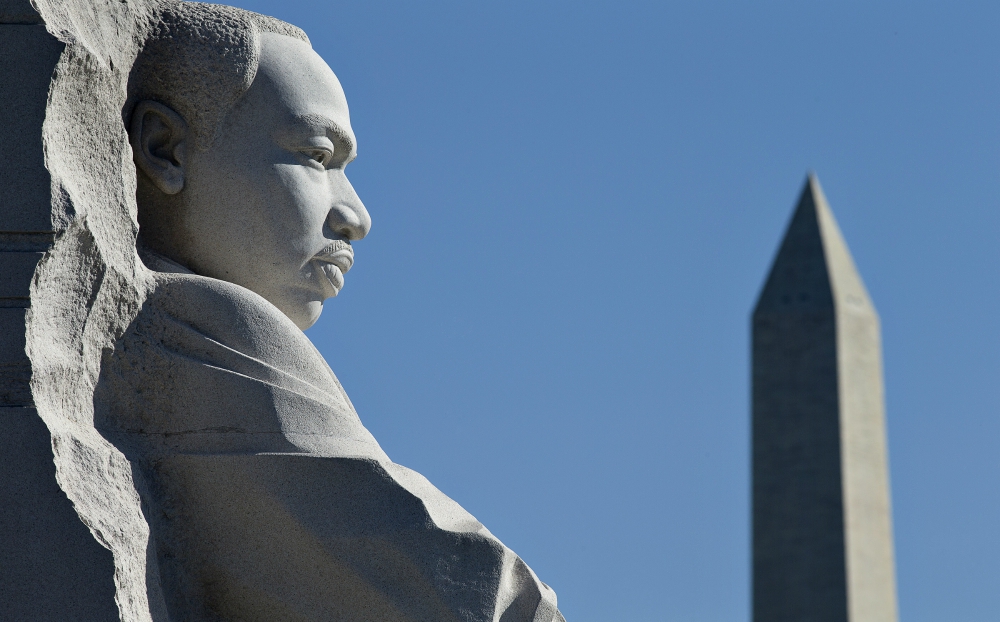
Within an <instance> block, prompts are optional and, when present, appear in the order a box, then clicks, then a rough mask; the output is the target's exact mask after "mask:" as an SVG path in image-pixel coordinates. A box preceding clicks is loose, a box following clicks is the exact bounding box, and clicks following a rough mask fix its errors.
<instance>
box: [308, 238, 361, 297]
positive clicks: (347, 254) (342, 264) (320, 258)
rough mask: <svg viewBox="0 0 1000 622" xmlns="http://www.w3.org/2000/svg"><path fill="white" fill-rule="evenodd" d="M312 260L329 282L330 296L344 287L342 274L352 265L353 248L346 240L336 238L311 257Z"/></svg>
mask: <svg viewBox="0 0 1000 622" xmlns="http://www.w3.org/2000/svg"><path fill="white" fill-rule="evenodd" d="M313 262H315V264H316V265H317V266H318V267H319V269H320V271H321V272H322V273H323V275H324V276H325V277H326V279H327V281H328V282H329V285H330V287H331V288H332V291H331V292H330V295H331V296H336V295H337V294H339V293H340V290H342V289H343V288H344V274H345V273H346V272H347V271H348V270H350V269H351V266H353V265H354V249H353V248H351V245H350V244H349V243H347V242H344V241H341V240H336V241H334V242H333V243H332V244H330V245H328V246H327V247H326V248H324V249H323V250H322V251H321V252H319V253H317V254H316V256H314V257H313Z"/></svg>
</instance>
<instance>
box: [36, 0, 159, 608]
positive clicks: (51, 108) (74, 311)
mask: <svg viewBox="0 0 1000 622" xmlns="http://www.w3.org/2000/svg"><path fill="white" fill-rule="evenodd" d="M159 3H160V0H123V1H120V2H119V1H115V0H33V4H34V6H35V8H36V9H37V10H38V13H39V14H40V15H41V17H42V19H43V21H44V23H45V26H46V29H47V30H48V32H49V33H51V34H52V35H53V36H55V37H56V38H58V39H59V40H60V41H62V42H63V43H65V44H66V48H65V50H64V51H63V54H62V56H61V57H60V59H59V62H58V64H57V65H56V69H55V71H54V72H53V76H52V81H51V84H50V88H49V95H48V102H47V104H46V116H45V122H44V124H43V128H42V138H43V149H44V154H45V165H46V168H47V169H48V171H49V173H50V175H51V179H52V222H53V228H54V229H55V230H56V231H57V232H58V234H57V236H56V240H55V242H54V244H53V246H52V247H51V249H49V250H48V252H46V254H45V256H44V257H43V259H42V260H41V261H40V262H39V264H38V267H37V268H36V271H35V275H34V278H33V280H32V284H31V294H30V296H31V308H30V310H29V311H28V316H27V322H26V324H27V326H26V348H25V349H26V352H27V354H28V357H29V359H30V361H31V365H32V378H31V392H32V397H33V400H34V403H35V405H36V408H37V410H38V413H39V416H40V417H41V418H42V420H43V421H44V422H45V424H46V426H47V427H48V429H49V432H50V433H51V435H52V450H53V454H54V456H55V464H56V480H57V482H58V484H59V486H60V488H62V490H63V491H64V492H65V493H66V495H67V496H68V497H69V499H70V500H71V501H72V502H73V506H74V508H75V510H76V512H77V514H78V515H79V517H80V519H81V521H82V522H83V523H84V524H86V525H87V527H88V528H89V529H90V531H91V533H92V534H93V536H94V537H95V539H97V541H98V542H100V543H101V544H102V545H104V546H105V547H107V548H108V549H110V550H111V551H112V553H113V555H114V560H115V576H114V580H115V587H116V598H115V600H116V604H117V606H118V610H119V615H120V618H121V619H122V620H125V621H129V622H131V621H136V622H166V621H167V616H166V609H165V606H164V605H163V598H162V595H160V594H159V592H158V589H159V582H158V581H157V580H156V577H155V572H156V567H155V564H147V547H148V542H149V527H148V524H147V523H146V520H145V518H144V517H143V514H142V508H141V504H140V499H139V495H138V493H137V491H136V486H135V482H134V481H133V477H132V468H131V466H130V464H129V462H128V461H127V460H126V459H125V457H124V456H123V455H122V454H121V453H120V452H119V451H118V450H117V449H116V448H115V447H113V446H112V445H111V444H110V443H108V442H107V441H106V440H105V439H104V438H102V437H101V436H100V435H99V434H98V433H97V432H96V430H94V428H93V389H94V386H95V384H96V381H97V377H98V374H99V372H100V363H101V356H102V353H103V351H104V349H106V348H110V347H112V344H113V343H114V341H115V339H116V338H117V337H118V336H120V335H121V333H122V332H123V331H124V329H125V328H126V327H127V326H128V324H129V323H130V322H131V321H132V319H133V318H134V317H135V315H136V313H137V312H138V309H139V307H140V305H141V304H142V301H143V299H144V297H145V291H146V287H147V284H148V283H149V275H148V272H146V271H145V269H144V268H143V267H142V264H141V262H139V261H138V258H137V256H136V251H135V236H136V231H137V229H138V225H137V222H136V216H135V214H136V208H135V169H134V167H133V165H132V163H131V150H130V148H129V146H128V140H127V136H126V134H125V129H124V126H123V124H122V121H121V108H122V105H123V104H124V101H125V89H126V84H127V79H128V72H129V69H130V68H131V65H132V62H133V60H134V58H135V56H136V53H137V51H138V49H139V46H140V45H141V42H142V41H143V40H144V39H145V34H144V33H145V32H146V29H147V28H148V24H149V22H150V16H151V14H152V13H153V11H154V10H155V8H156V6H157V5H158V4H159Z"/></svg>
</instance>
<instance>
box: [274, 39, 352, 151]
mask: <svg viewBox="0 0 1000 622" xmlns="http://www.w3.org/2000/svg"><path fill="white" fill-rule="evenodd" d="M257 79H261V80H264V81H267V82H268V83H270V85H271V86H272V87H273V88H274V90H275V91H276V94H277V96H278V97H279V98H280V100H281V102H282V103H283V104H284V108H285V109H286V110H287V113H288V114H289V115H290V117H291V118H295V119H302V118H314V119H315V118H323V119H325V120H328V121H331V122H333V123H334V124H335V125H337V126H338V127H339V128H340V130H341V131H343V132H345V133H348V134H351V135H352V138H353V132H352V131H351V123H350V111H349V109H348V106H347V98H346V97H345V95H344V89H343V87H342V86H341V85H340V80H338V79H337V76H336V75H335V74H334V73H333V70H332V69H330V66H329V65H327V64H326V61H324V60H323V59H322V58H321V57H320V56H319V55H318V54H317V53H316V52H315V51H313V49H312V48H311V47H310V46H309V45H308V44H307V43H305V42H303V41H300V40H298V39H294V38H292V37H287V36H284V35H276V34H271V33H265V34H264V35H263V36H262V37H261V57H260V65H259V67H258V72H257ZM256 81H257V80H256V79H255V82H256Z"/></svg>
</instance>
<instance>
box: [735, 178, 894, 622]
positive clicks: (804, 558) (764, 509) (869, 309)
mask: <svg viewBox="0 0 1000 622" xmlns="http://www.w3.org/2000/svg"><path fill="white" fill-rule="evenodd" d="M752 348H753V355H752V356H753V398H752V400H753V425H752V435H753V441H752V442H753V449H752V459H753V617H754V621H755V622H793V621H794V622H800V621H803V620H809V621H811V622H847V621H850V622H894V621H895V620H896V619H897V614H896V589H895V575H894V565H893V546H892V525H891V512H890V502H889V480H888V464H887V458H886V439H885V415H884V406H883V404H884V398H883V390H882V368H881V346H880V339H879V322H878V315H877V314H876V312H875V309H874V307H873V306H872V303H871V300H870V299H869V297H868V293H867V291H866V290H865V287H864V284H863V283H862V281H861V278H860V276H859V275H858V273H857V270H856V268H855V266H854V262H853V260H852V259H851V255H850V252H849V251H848V249H847V246H846V244H845V243H844V240H843V237H842V236H841V234H840V230H839V228H838V227H837V223H836V221H835V220H834V218H833V214H832V213H831V211H830V208H829V206H828V205H827V203H826V199H825V198H824V196H823V192H822V190H821V189H820V187H819V183H818V181H817V180H816V179H815V177H812V176H810V178H809V180H808V181H807V183H806V186H805V188H804V189H803V192H802V196H801V198H800V200H799V204H798V207H797V208H796V210H795V213H794V215H793V217H792V221H791V223H790V224H789V226H788V230H787V232H786V234H785V238H784V240H783V241H782V244H781V248H780V249H779V251H778V255H777V257H776V258H775V260H774V265H773V266H772V268H771V273H770V275H769V276H768V279H767V282H766V283H765V285H764V289H763V291H762V292H761V295H760V298H759V300H758V302H757V306H756V309H755V310H754V313H753V346H752Z"/></svg>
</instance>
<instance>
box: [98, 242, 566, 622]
mask: <svg viewBox="0 0 1000 622" xmlns="http://www.w3.org/2000/svg"><path fill="white" fill-rule="evenodd" d="M146 262H147V264H149V265H150V267H151V268H153V269H154V270H155V272H154V273H153V278H154V282H155V287H154V288H153V289H152V290H151V291H150V292H149V294H148V296H147V298H146V300H145V303H144V304H143V307H142V309H141V311H140V313H139V314H138V316H137V318H136V319H135V321H134V322H133V323H132V324H131V325H130V327H129V328H128V330H127V331H126V333H125V334H124V335H123V336H122V338H121V339H120V340H119V341H118V342H117V343H116V344H115V347H114V349H113V350H110V351H108V352H107V353H106V354H105V357H104V361H103V364H102V370H101V377H100V381H99V383H98V388H97V391H96V394H95V423H96V425H97V427H98V429H99V430H100V431H101V433H102V434H103V435H104V436H105V437H106V438H108V440H110V441H111V442H112V443H114V444H115V445H116V446H117V447H118V448H119V449H120V450H121V451H122V452H123V453H124V454H125V455H126V456H127V457H128V458H129V459H130V460H131V462H132V464H133V466H134V472H135V475H136V477H135V479H136V482H137V487H139V489H140V494H141V496H142V499H143V510H144V512H145V514H146V518H147V520H148V522H149V524H150V532H151V544H150V552H151V554H150V556H149V557H150V568H149V569H148V570H147V576H148V577H149V583H150V589H151V590H157V589H160V590H162V594H163V598H164V601H165V603H166V608H167V610H168V612H169V616H170V619H171V620H173V621H174V622H188V621H200V620H205V621H226V622H229V621H232V622H235V621H247V622H250V621H254V622H256V621H260V622H264V621H267V622H276V621H310V622H313V621H315V622H319V621H329V620H345V621H348V620H349V621H351V622H367V621H371V622H375V621H378V622H391V621H400V622H403V621H421V622H424V621H428V622H429V621H435V622H437V621H441V622H445V621H456V622H457V621H462V622H473V621H476V622H479V621H482V622H488V621H492V622H521V621H523V622H564V619H563V617H562V615H561V614H560V613H559V611H558V610H557V608H556V597H555V593H554V592H553V591H552V590H551V589H550V588H549V587H548V586H546V585H545V584H544V583H542V582H541V581H539V580H538V578H537V577H536V576H535V574H534V573H533V572H532V571H531V569H530V568H528V566H527V565H525V563H524V562H523V561H521V559H520V558H519V557H518V556H517V555H515V554H514V553H513V552H512V551H511V550H510V549H508V548H507V547H505V546H504V545H503V544H502V543H501V542H500V541H499V540H497V539H496V538H495V537H494V536H493V535H492V534H491V533H490V532H489V531H488V530H487V529H486V528H485V527H483V525H482V524H481V523H479V522H478V521H477V520H476V519H475V518H473V517H472V516H471V515H470V514H469V513H468V512H466V511H465V510H463V509H462V508H461V507H460V506H459V505H458V504H457V503H455V502H454V501H452V500H451V499H450V498H448V497H447V496H445V495H444V494H443V493H441V492H440V491H439V490H437V489H436V488H435V487H434V486H432V485H431V484H430V482H428V481H427V480H426V479H425V478H424V477H423V476H421V475H420V474H418V473H416V472H414V471H411V470H409V469H407V468H405V467H402V466H399V465H397V464H395V463H393V462H392V461H391V460H389V458H388V456H386V454H385V452H383V451H382V448H381V447H379V445H378V443H377V442H376V441H375V439H374V437H373V436H372V435H371V434H370V433H369V432H368V430H366V429H365V427H364V426H363V425H362V424H361V420H360V419H359V417H358V415H357V412H356V411H355V410H354V407H353V406H352V405H351V402H350V400H349V399H348V397H347V394H346V393H345V392H344V390H343V388H342V387H341V385H340V383H339V382H338V381H337V378H336V376H334V374H333V372H332V371H331V370H330V367H329V366H328V365H327V364H326V361H325V360H324V359H323V357H322V356H321V355H320V353H319V352H318V351H317V350H316V348H315V347H314V346H313V344H312V343H311V342H310V341H309V339H308V338H307V337H306V336H305V335H304V334H303V333H302V331H301V330H299V329H298V328H297V327H296V326H295V325H294V324H293V323H292V322H291V321H290V320H289V319H288V318H286V317H285V316H284V315H283V314H282V313H281V312H280V311H278V309H277V308H275V307H274V306H273V305H271V304H270V303H269V302H267V301H266V300H264V299H263V298H261V297H260V296H258V295H257V294H255V293H253V292H251V291H249V290H247V289H245V288H242V287H240V286H237V285H233V284H231V283H227V282H224V281H219V280H216V279H210V278H206V277H201V276H197V275H195V274H192V273H190V272H188V271H187V270H185V269H184V268H182V267H180V266H178V265H176V264H173V263H172V262H169V261H167V260H164V259H161V258H151V259H150V258H147V259H146ZM154 583H158V584H159V585H153V584H154Z"/></svg>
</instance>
